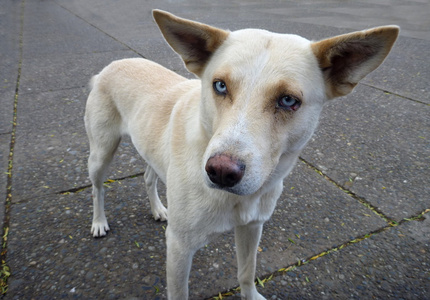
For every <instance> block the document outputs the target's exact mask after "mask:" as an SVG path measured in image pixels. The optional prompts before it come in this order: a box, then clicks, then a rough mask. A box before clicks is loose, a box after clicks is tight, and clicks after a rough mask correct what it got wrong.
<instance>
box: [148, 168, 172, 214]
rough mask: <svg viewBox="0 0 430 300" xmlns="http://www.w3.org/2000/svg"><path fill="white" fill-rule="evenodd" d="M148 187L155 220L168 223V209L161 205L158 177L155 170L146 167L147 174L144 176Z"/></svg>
mask: <svg viewBox="0 0 430 300" xmlns="http://www.w3.org/2000/svg"><path fill="white" fill-rule="evenodd" d="M143 178H144V180H145V185H146V191H147V193H148V198H149V203H150V205H151V212H152V215H153V216H154V219H155V220H160V221H166V220H167V209H166V208H165V207H164V205H163V203H161V200H160V198H159V197H158V192H157V182H158V176H157V174H156V173H155V171H154V169H153V168H151V167H150V166H149V165H148V166H147V167H146V170H145V174H144V176H143Z"/></svg>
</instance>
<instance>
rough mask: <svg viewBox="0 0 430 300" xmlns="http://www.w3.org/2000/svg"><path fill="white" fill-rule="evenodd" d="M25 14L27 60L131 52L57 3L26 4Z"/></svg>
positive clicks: (39, 2) (24, 45)
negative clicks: (71, 54) (66, 55)
mask: <svg viewBox="0 0 430 300" xmlns="http://www.w3.org/2000/svg"><path fill="white" fill-rule="evenodd" d="M24 12H25V13H24V19H25V24H24V26H25V27H24V34H23V41H24V43H23V49H24V51H23V57H24V58H28V57H34V56H37V55H48V54H49V55H53V54H58V53H61V54H65V53H92V52H107V51H120V50H128V47H126V46H125V45H122V44H121V43H118V42H117V41H115V40H114V39H113V38H112V37H110V36H108V35H107V34H103V33H101V32H100V31H99V30H98V29H96V28H94V27H93V26H91V25H89V24H88V23H86V22H85V21H83V20H82V19H80V18H78V17H77V16H75V15H73V14H71V13H70V12H68V11H67V10H65V9H64V8H62V7H61V6H59V5H56V4H55V2H52V1H37V2H35V1H26V2H25V9H24ZM46 64H47V65H48V64H50V62H49V61H47V62H46Z"/></svg>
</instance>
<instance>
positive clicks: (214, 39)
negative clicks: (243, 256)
mask: <svg viewBox="0 0 430 300" xmlns="http://www.w3.org/2000/svg"><path fill="white" fill-rule="evenodd" d="M152 14H153V16H154V20H155V22H157V25H158V27H159V28H160V30H161V33H162V34H163V36H164V38H165V39H166V41H167V42H168V43H169V45H170V46H171V47H172V48H173V50H175V51H176V52H177V53H178V54H179V55H180V56H181V57H182V60H183V61H184V62H185V66H186V67H187V69H188V70H189V71H190V72H192V73H194V74H196V75H197V76H199V77H200V76H201V74H202V72H203V70H204V68H205V66H206V63H207V62H208V60H209V58H210V57H211V56H212V54H213V53H214V52H215V50H216V49H218V47H219V46H220V45H221V44H222V43H223V42H224V40H225V39H226V38H227V36H228V34H229V32H228V31H225V30H222V29H218V28H215V27H212V26H209V25H205V24H202V23H198V22H193V21H189V20H186V19H182V18H178V17H176V16H175V15H172V14H170V13H168V12H165V11H162V10H158V9H155V10H153V11H152Z"/></svg>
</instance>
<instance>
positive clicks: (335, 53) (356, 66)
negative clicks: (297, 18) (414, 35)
mask: <svg viewBox="0 0 430 300" xmlns="http://www.w3.org/2000/svg"><path fill="white" fill-rule="evenodd" d="M398 34H399V27H397V26H383V27H376V28H373V29H369V30H365V31H358V32H353V33H349V34H344V35H340V36H336V37H332V38H329V39H326V40H322V41H319V42H314V43H312V46H311V47H312V50H313V52H314V54H315V56H316V57H317V59H318V62H319V65H320V68H321V69H322V70H323V73H324V77H325V78H324V79H325V82H326V94H327V97H328V98H329V99H331V98H335V97H339V96H343V95H346V94H348V93H350V92H351V91H352V90H353V89H354V87H355V86H356V85H357V83H358V82H359V81H360V80H361V79H363V78H364V77H365V76H366V75H367V74H369V73H370V72H372V71H373V70H375V69H376V68H377V67H378V66H379V65H380V64H381V63H382V62H383V61H384V59H385V57H386V56H387V55H388V53H389V52H390V50H391V47H392V46H393V44H394V42H395V41H396V39H397V36H398Z"/></svg>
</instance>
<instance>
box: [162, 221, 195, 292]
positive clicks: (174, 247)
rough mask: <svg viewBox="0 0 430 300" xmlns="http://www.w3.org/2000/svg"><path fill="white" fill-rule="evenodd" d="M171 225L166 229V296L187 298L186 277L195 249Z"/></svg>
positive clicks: (188, 273)
mask: <svg viewBox="0 0 430 300" xmlns="http://www.w3.org/2000/svg"><path fill="white" fill-rule="evenodd" d="M170 228H172V226H171V225H168V226H167V229H166V244H167V298H168V299H169V300H184V299H188V277H189V275H190V269H191V264H192V260H193V256H194V253H195V252H196V250H195V249H193V248H191V244H190V243H188V242H187V241H186V240H185V239H184V238H182V237H181V236H180V235H179V234H177V233H175V232H174V231H173V230H171V229H170Z"/></svg>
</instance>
